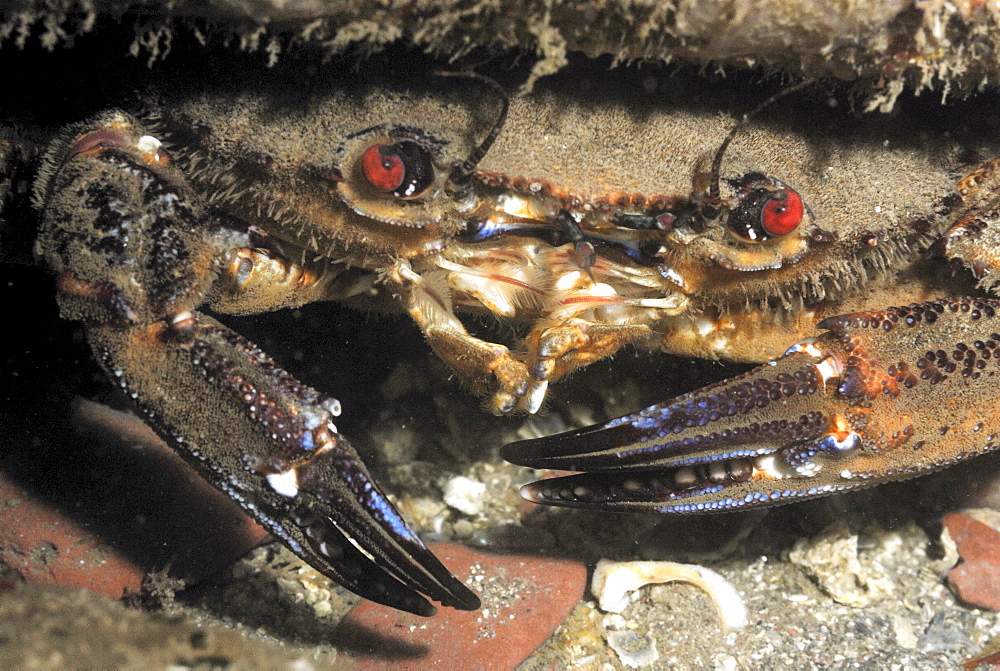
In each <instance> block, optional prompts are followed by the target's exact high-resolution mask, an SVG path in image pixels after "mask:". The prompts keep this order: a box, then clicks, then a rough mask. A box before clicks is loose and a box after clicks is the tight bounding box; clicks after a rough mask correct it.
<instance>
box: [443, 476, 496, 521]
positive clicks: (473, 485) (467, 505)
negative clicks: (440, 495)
mask: <svg viewBox="0 0 1000 671" xmlns="http://www.w3.org/2000/svg"><path fill="white" fill-rule="evenodd" d="M485 495H486V484H485V483H483V482H479V480H473V479H472V478H467V477H465V476H464V475H459V476H458V477H454V478H452V479H451V480H449V481H448V482H446V483H445V485H444V502H445V503H446V504H448V506H449V507H451V508H454V509H455V510H457V511H458V512H460V513H465V514H466V515H478V514H479V513H481V512H483V497H484V496H485Z"/></svg>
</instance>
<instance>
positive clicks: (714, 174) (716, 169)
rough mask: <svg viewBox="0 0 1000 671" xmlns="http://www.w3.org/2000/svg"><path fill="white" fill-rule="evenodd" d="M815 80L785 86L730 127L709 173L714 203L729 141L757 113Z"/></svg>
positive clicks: (710, 196)
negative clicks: (723, 158)
mask: <svg viewBox="0 0 1000 671" xmlns="http://www.w3.org/2000/svg"><path fill="white" fill-rule="evenodd" d="M815 81H816V80H815V79H813V78H811V77H810V78H806V79H803V80H802V81H800V82H799V83H798V84H793V85H792V86H788V87H786V88H783V89H782V90H780V91H778V92H777V93H775V94H774V95H772V96H771V97H769V98H768V99H767V100H765V101H764V102H762V103H760V104H759V105H757V106H756V107H754V108H753V109H752V110H750V111H749V112H747V113H746V114H744V115H743V117H742V118H741V119H740V120H739V122H737V124H736V125H735V126H733V127H732V129H730V131H729V134H728V135H726V139H725V140H723V141H722V144H721V145H719V148H718V150H716V152H715V156H714V157H713V158H712V169H711V172H710V173H709V174H710V181H709V185H708V198H709V200H710V201H711V202H712V203H718V202H719V175H720V173H721V171H722V157H723V156H724V155H725V153H726V149H728V148H729V143H730V142H732V141H733V138H735V137H736V135H737V133H739V132H740V131H741V130H743V129H744V128H746V125H747V123H748V122H749V121H750V119H752V118H754V117H755V116H757V114H759V113H760V112H761V111H763V110H764V109H766V108H768V107H770V106H771V105H773V104H774V103H776V102H777V101H779V100H781V99H782V98H784V97H785V96H787V95H788V94H790V93H795V92H796V91H799V90H801V89H803V88H805V87H806V86H809V85H810V84H812V83H813V82H815Z"/></svg>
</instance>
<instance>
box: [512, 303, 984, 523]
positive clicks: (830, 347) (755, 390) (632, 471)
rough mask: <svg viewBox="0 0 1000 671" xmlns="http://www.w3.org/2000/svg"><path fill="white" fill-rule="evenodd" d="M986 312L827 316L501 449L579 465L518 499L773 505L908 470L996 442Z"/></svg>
mask: <svg viewBox="0 0 1000 671" xmlns="http://www.w3.org/2000/svg"><path fill="white" fill-rule="evenodd" d="M998 312H1000V301H998V300H990V299H962V300H947V301H932V302H926V303H922V304H913V305H910V306H908V307H902V308H890V309H888V310H885V311H880V312H864V313H854V314H849V315H844V316H840V317H832V318H829V319H826V320H824V321H822V322H820V324H819V327H820V328H822V329H827V330H828V331H829V332H828V333H824V334H823V335H821V336H819V337H818V338H815V339H813V340H811V341H804V342H803V343H800V344H798V345H796V346H794V347H792V348H791V349H790V350H789V351H788V352H787V353H786V354H785V355H784V356H782V357H780V358H778V359H776V360H775V361H772V362H770V363H768V364H765V365H763V366H760V367H758V368H756V369H754V370H752V371H750V372H748V373H746V374H744V375H742V376H740V377H736V378H733V379H731V380H728V381H725V382H722V383H719V384H716V385H712V386H709V387H705V388H704V389H701V390H698V391H695V392H692V393H690V394H686V395H684V396H681V397H679V398H676V399H674V400H673V401H668V402H666V403H661V404H658V405H654V406H651V407H649V408H646V409H645V410H642V411H640V412H637V413H635V414H632V415H627V416H625V417H619V418H617V419H613V420H611V421H609V422H607V423H605V424H603V425H598V426H593V427H589V428H585V429H580V430H576V431H570V432H567V433H563V434H559V435H554V436H549V437H547V438H540V439H536V440H528V441H521V442H517V443H512V444H510V445H507V446H506V447H505V448H504V450H503V456H504V458H506V459H508V460H509V461H512V462H514V463H517V464H523V465H527V466H533V467H536V468H555V469H563V470H569V471H585V473H582V474H579V475H572V476H568V477H562V478H556V479H551V480H545V481H542V482H536V483H533V484H529V485H526V486H525V487H524V488H523V489H522V495H523V496H525V497H526V498H528V499H529V500H532V501H535V502H538V503H546V504H553V505H562V506H570V507H577V508H593V509H601V510H622V511H641V510H647V511H655V512H667V513H696V512H709V511H721V510H729V509H737V508H743V507H748V506H765V505H775V504H779V503H785V502H789V501H794V500H800V499H806V498H813V497H817V496H823V495H826V494H831V493H833V492H838V491H845V490H849V489H855V488H859V487H867V486H871V485H876V484H879V483H882V482H885V481H889V480H897V479H902V478H906V477H911V476H915V475H920V474H922V473H926V472H930V471H933V470H935V469H938V468H941V467H944V466H948V465H951V464H954V463H957V462H959V461H963V460H965V459H969V458H971V457H974V456H977V455H980V454H984V453H986V452H989V451H991V450H994V449H997V448H998V447H1000V413H998V411H997V410H998V408H997V402H996V394H995V390H996V386H997V383H998V381H1000V316H998ZM939 347H943V348H945V349H937V348H939ZM931 348H934V349H931ZM914 464H916V465H914Z"/></svg>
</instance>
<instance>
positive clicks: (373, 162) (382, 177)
mask: <svg viewBox="0 0 1000 671" xmlns="http://www.w3.org/2000/svg"><path fill="white" fill-rule="evenodd" d="M361 174H362V175H364V178H365V181H367V182H368V184H369V185H370V186H371V187H372V188H374V189H377V190H379V191H382V192H385V193H391V194H393V195H395V196H396V197H398V198H413V197H415V196H419V195H420V194H421V193H423V192H424V191H426V190H427V188H428V187H429V186H430V185H431V183H432V182H433V181H434V165H433V163H432V162H431V156H430V153H429V152H428V151H427V150H426V149H425V148H424V147H422V146H420V145H419V144H417V143H416V142H413V141H412V140H402V141H400V142H395V143H393V144H376V145H373V146H371V147H369V148H368V149H366V150H365V153H364V154H362V155H361Z"/></svg>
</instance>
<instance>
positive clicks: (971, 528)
mask: <svg viewBox="0 0 1000 671" xmlns="http://www.w3.org/2000/svg"><path fill="white" fill-rule="evenodd" d="M943 523H944V526H945V527H946V528H947V529H948V533H949V534H951V537H952V539H953V540H954V541H955V543H956V544H957V545H958V554H959V556H961V558H962V561H960V562H959V563H958V565H957V566H955V568H953V569H952V570H951V572H950V573H949V574H948V586H949V587H951V589H952V591H954V592H955V594H956V595H958V597H959V598H960V599H961V600H962V601H964V602H966V603H969V604H972V605H973V606H979V607H980V608H988V609H989V610H998V611H1000V532H998V531H997V530H996V529H994V528H993V527H991V526H989V525H987V524H984V523H983V522H980V521H979V520H977V519H975V518H973V517H970V516H969V515H964V514H962V513H951V514H950V515H945V518H944V521H943Z"/></svg>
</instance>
